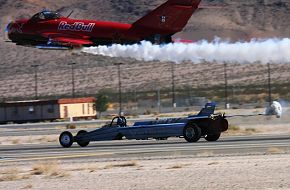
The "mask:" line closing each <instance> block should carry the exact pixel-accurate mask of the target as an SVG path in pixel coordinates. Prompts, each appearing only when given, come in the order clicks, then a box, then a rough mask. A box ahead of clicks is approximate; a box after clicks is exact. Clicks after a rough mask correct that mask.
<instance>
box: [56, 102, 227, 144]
mask: <svg viewBox="0 0 290 190" xmlns="http://www.w3.org/2000/svg"><path fill="white" fill-rule="evenodd" d="M214 110H215V104H214V103H208V104H206V106H205V107H204V108H203V109H202V110H201V111H200V113H199V114H198V115H192V116H188V117H185V118H169V119H160V120H159V119H156V120H151V121H141V122H135V123H134V124H133V125H132V126H127V122H126V119H125V117H122V116H121V117H119V116H118V117H115V118H114V119H113V120H112V122H111V123H110V124H108V125H105V126H103V127H102V128H100V129H96V130H94V131H91V132H86V131H84V130H81V131H79V132H78V133H77V135H76V136H73V135H72V134H71V133H70V132H68V131H65V132H63V133H62V134H61V135H60V137H59V142H60V144H61V145H62V146H63V147H66V148H68V147H70V146H72V144H73V143H74V142H77V143H78V144H79V145H80V146H82V147H85V146H87V145H88V144H89V143H90V142H91V141H111V140H122V139H124V138H125V139H129V140H132V139H136V140H148V139H156V140H166V139H167V138H169V137H182V138H184V139H185V140H186V141H187V142H197V141H199V139H200V138H201V137H204V138H205V139H206V140H207V141H217V140H218V139H219V137H220V135H221V133H222V132H224V131H227V129H228V122H227V120H226V119H225V116H224V115H221V114H214Z"/></svg>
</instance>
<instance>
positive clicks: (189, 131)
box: [183, 123, 201, 142]
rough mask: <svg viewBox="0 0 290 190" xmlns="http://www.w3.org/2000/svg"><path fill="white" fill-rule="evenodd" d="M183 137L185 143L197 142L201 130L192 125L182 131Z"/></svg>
mask: <svg viewBox="0 0 290 190" xmlns="http://www.w3.org/2000/svg"><path fill="white" fill-rule="evenodd" d="M183 137H184V139H185V140H186V141H187V142H197V141H199V139H200V137H201V129H200V128H199V127H198V126H197V125H196V124H195V123H194V124H191V125H187V126H185V127H184V129H183Z"/></svg>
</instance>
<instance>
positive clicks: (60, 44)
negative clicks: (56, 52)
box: [6, 0, 201, 49]
mask: <svg viewBox="0 0 290 190" xmlns="http://www.w3.org/2000/svg"><path fill="white" fill-rule="evenodd" d="M200 2H201V0H168V1H167V2H165V3H164V4H162V5H161V6H159V7H158V8H157V9H155V10H153V11H152V12H150V13H149V14H147V15H146V16H144V17H143V18H141V19H139V20H137V21H136V22H135V23H133V24H124V23H117V22H105V21H93V20H75V19H70V18H68V17H64V16H61V15H60V14H59V13H56V12H51V11H42V12H40V13H37V14H35V15H34V16H33V17H32V18H30V19H22V20H17V21H14V22H11V23H9V24H8V26H7V28H6V31H7V32H8V38H9V39H10V40H11V41H12V42H14V43H16V44H17V45H23V46H34V47H37V48H42V49H71V48H76V47H83V46H86V47H87V46H96V45H110V44H113V43H117V44H134V43H139V42H140V41H142V40H146V41H151V42H152V43H155V44H162V43H171V42H173V40H172V36H173V35H174V34H175V33H177V32H180V31H182V29H183V28H184V27H185V26H186V24H187V22H188V20H189V19H190V17H191V16H192V14H193V13H194V12H195V11H196V10H197V9H198V6H199V4H200Z"/></svg>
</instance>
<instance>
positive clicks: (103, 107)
mask: <svg viewBox="0 0 290 190" xmlns="http://www.w3.org/2000/svg"><path fill="white" fill-rule="evenodd" d="M108 107H109V98H108V96H106V95H104V94H100V95H98V96H97V100H96V102H95V109H96V111H97V112H99V118H101V116H102V112H105V111H107V109H108Z"/></svg>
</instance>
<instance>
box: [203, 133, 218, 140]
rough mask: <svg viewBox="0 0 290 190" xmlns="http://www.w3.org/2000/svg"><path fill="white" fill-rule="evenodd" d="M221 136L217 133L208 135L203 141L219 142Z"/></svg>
mask: <svg viewBox="0 0 290 190" xmlns="http://www.w3.org/2000/svg"><path fill="white" fill-rule="evenodd" d="M220 136H221V134H220V133H217V134H210V135H206V136H205V137H204V138H205V140H207V141H209V142H215V141H217V140H219V138H220Z"/></svg>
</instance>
